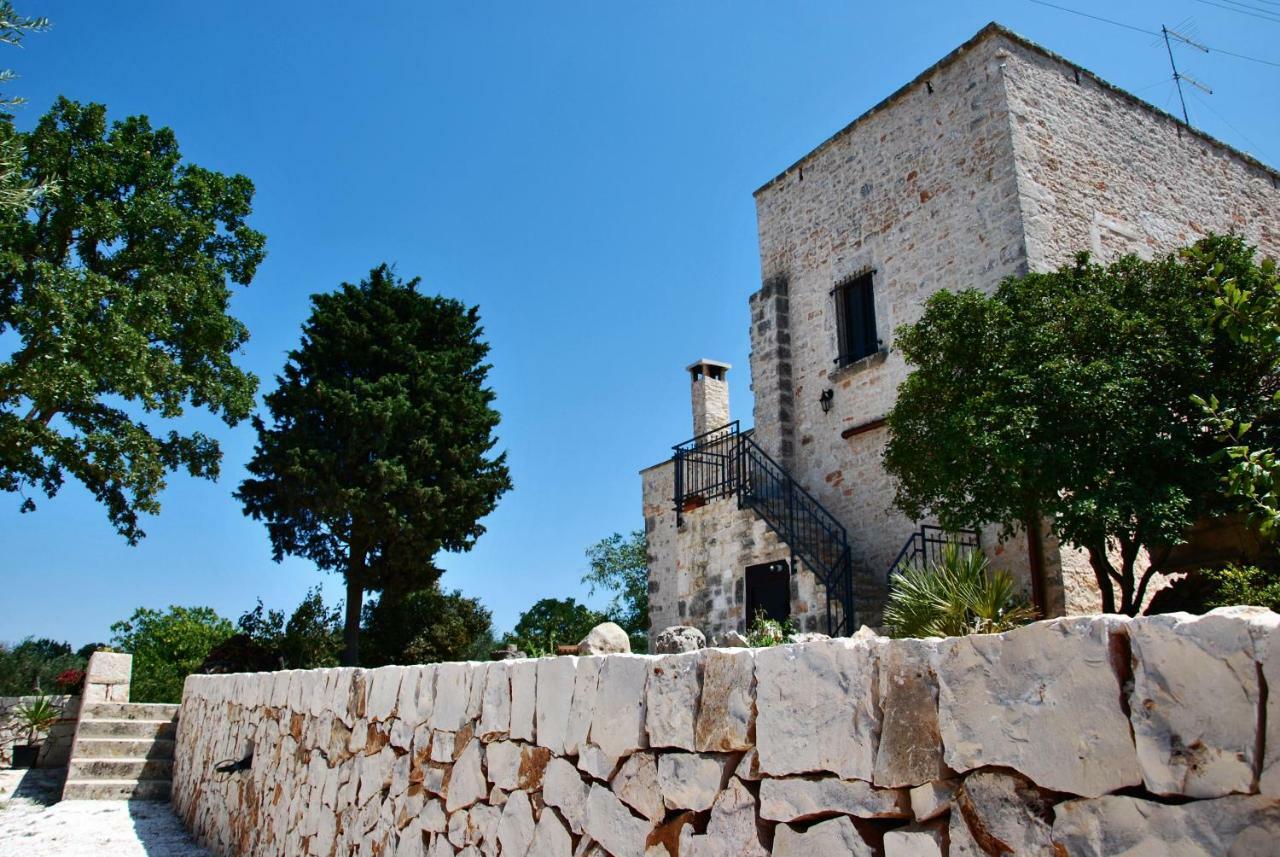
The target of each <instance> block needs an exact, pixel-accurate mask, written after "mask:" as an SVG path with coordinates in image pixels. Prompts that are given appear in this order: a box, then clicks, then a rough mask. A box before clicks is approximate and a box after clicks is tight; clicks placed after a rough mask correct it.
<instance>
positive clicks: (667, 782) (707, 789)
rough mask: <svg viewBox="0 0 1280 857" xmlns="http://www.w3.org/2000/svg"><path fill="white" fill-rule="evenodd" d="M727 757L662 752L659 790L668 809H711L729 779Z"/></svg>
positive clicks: (659, 767) (659, 761)
mask: <svg viewBox="0 0 1280 857" xmlns="http://www.w3.org/2000/svg"><path fill="white" fill-rule="evenodd" d="M731 758H732V757H730V756H719V755H714V754H711V753H663V754H662V755H661V756H659V757H658V791H659V792H660V793H661V795H662V801H663V803H664V804H665V805H666V807H667V809H689V810H695V811H699V812H700V811H702V810H706V809H710V808H711V805H712V804H713V803H715V800H716V795H718V794H719V793H720V789H721V788H723V787H724V784H725V781H726V780H727V779H728V777H729V773H730V772H729V771H728V770H726V769H727V767H728V763H729V760H730V759H731Z"/></svg>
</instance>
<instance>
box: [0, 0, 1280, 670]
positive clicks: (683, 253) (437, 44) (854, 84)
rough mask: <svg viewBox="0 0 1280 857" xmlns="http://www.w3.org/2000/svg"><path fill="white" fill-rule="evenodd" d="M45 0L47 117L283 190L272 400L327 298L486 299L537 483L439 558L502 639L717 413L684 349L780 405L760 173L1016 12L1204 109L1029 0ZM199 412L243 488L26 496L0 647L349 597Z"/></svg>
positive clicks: (1260, 42) (193, 486)
mask: <svg viewBox="0 0 1280 857" xmlns="http://www.w3.org/2000/svg"><path fill="white" fill-rule="evenodd" d="M17 5H18V6H19V9H20V10H21V11H23V12H24V13H26V14H43V15H48V16H49V17H50V18H52V19H53V22H54V29H53V30H52V31H50V32H49V33H46V34H43V35H37V36H33V37H31V38H30V39H29V41H28V44H27V46H26V47H25V48H24V49H22V50H14V49H11V48H0V67H3V66H9V67H12V68H14V69H15V70H16V71H17V72H18V73H19V74H20V75H21V78H20V79H19V80H18V81H17V82H16V83H14V84H11V85H10V86H9V87H8V91H9V92H10V93H12V94H19V95H23V96H25V97H26V98H27V99H28V100H29V102H30V103H29V104H28V106H26V107H25V108H23V109H22V110H21V113H20V116H19V123H20V124H21V125H23V126H24V127H25V126H28V125H30V124H31V123H33V122H34V121H35V120H36V118H38V117H39V116H40V115H41V114H42V113H43V112H44V110H45V109H47V107H48V106H49V104H50V103H51V101H52V100H53V98H55V97H56V96H57V95H58V94H65V95H67V96H68V97H70V98H73V99H76V100H81V101H98V102H102V103H105V104H106V105H108V107H109V108H110V112H111V115H112V116H115V117H123V116H125V115H129V114H134V113H145V114H147V115H148V116H150V117H151V118H152V120H153V122H154V123H156V124H158V125H168V126H170V127H172V128H173V129H174V130H175V132H176V134H177V138H178V141H179V143H180V145H181V147H182V149H183V152H184V154H185V155H186V157H187V158H189V159H190V160H191V161H193V162H195V163H198V164H200V165H202V166H205V167H209V168H212V169H216V170H220V171H223V172H241V173H244V174H245V175H247V176H249V177H250V178H251V179H252V180H253V181H254V182H255V184H256V186H257V196H256V201H255V212H254V216H253V218H252V223H253V225H254V226H256V227H257V228H258V229H260V230H262V231H263V232H265V233H266V235H267V239H268V241H267V251H268V255H267V259H266V262H265V263H264V264H263V265H262V267H261V268H260V269H259V272H258V276H257V278H256V279H255V281H254V282H253V284H252V285H251V286H250V287H249V288H247V289H240V290H238V291H237V293H236V296H235V300H234V303H233V311H234V312H235V314H236V315H238V316H239V317H240V318H242V319H243V320H244V321H245V322H246V323H247V324H248V325H249V328H250V330H251V332H252V339H251V341H250V342H249V344H248V345H247V347H246V348H245V350H244V354H243V356H242V362H243V365H245V366H247V367H248V368H250V369H252V370H253V371H254V372H256V373H257V374H258V375H259V376H260V377H261V378H262V379H263V390H264V391H265V390H268V389H270V388H271V387H272V386H273V385H274V380H273V379H274V376H275V374H276V373H277V372H278V371H279V369H280V367H281V365H282V363H283V361H284V357H285V353H286V352H287V351H288V350H289V349H290V348H291V347H293V346H294V345H295V344H296V342H297V339H298V331H299V326H300V324H301V323H302V321H303V319H304V318H305V317H306V315H307V312H308V298H309V296H310V295H311V294H313V293H315V292H319V291H327V290H330V289H333V288H334V287H336V286H337V284H338V283H340V282H341V281H343V280H349V281H351V280H355V279H357V278H359V277H361V276H362V275H363V274H365V273H367V272H368V271H369V269H370V268H372V267H373V266H375V265H377V264H378V263H380V262H382V261H388V262H391V263H394V264H395V265H397V266H398V269H399V271H400V273H401V274H403V275H405V276H415V275H416V276H421V277H422V278H423V281H424V288H426V289H429V290H433V291H439V292H441V293H443V294H446V295H450V296H455V297H458V298H460V299H462V300H464V301H467V302H469V303H475V304H479V305H480V308H481V313H482V317H483V320H484V326H485V329H486V334H487V337H488V339H489V341H490V342H491V343H492V346H493V351H492V355H491V357H492V362H493V364H494V370H493V373H492V375H491V381H492V386H493V388H494V390H495V391H496V393H497V407H498V408H499V410H500V411H501V412H502V415H503V422H502V425H501V429H500V433H501V441H500V448H501V449H505V450H506V451H507V453H508V456H509V459H510V466H511V470H512V476H513V480H514V482H515V489H514V490H513V491H512V492H510V493H509V494H507V495H506V496H505V497H504V498H503V500H502V501H501V503H500V505H499V508H498V510H497V511H496V512H495V513H494V514H493V515H492V516H490V518H489V519H488V520H487V521H486V525H487V527H488V533H487V535H485V536H484V537H483V538H482V539H481V540H480V542H479V544H478V546H477V547H476V548H475V549H474V550H473V551H472V552H471V553H469V554H466V555H458V556H455V555H444V556H442V557H441V558H440V561H441V564H442V565H443V567H444V568H446V569H447V574H446V576H445V579H444V582H445V585H447V586H450V587H457V588H460V589H462V590H463V591H464V592H466V593H467V594H469V595H474V596H478V597H479V598H481V599H482V600H483V602H484V603H485V604H486V605H487V606H488V607H489V608H490V609H491V610H492V611H493V614H494V621H495V625H496V626H497V627H498V628H499V629H506V628H509V627H511V625H513V624H514V622H515V620H516V617H517V616H518V614H519V612H520V611H521V610H523V609H525V608H526V607H528V606H529V605H530V604H532V603H533V602H534V601H536V600H537V599H539V598H543V597H548V596H555V597H563V596H569V595H572V596H576V597H579V598H582V597H585V595H586V591H585V588H584V587H583V586H582V585H581V584H580V582H579V581H580V578H581V576H582V574H583V571H584V569H585V560H584V558H583V551H584V549H585V548H586V547H587V546H588V545H589V544H591V543H592V542H594V541H595V540H597V539H599V538H601V537H603V536H605V535H608V534H609V533H612V532H614V531H627V530H630V529H632V528H636V527H639V526H640V525H641V519H640V480H639V477H638V475H637V472H638V471H639V470H640V469H641V468H642V467H645V466H647V465H649V464H652V463H654V462H656V461H659V460H661V459H662V458H664V457H665V455H666V452H667V451H668V450H669V448H670V445H671V444H672V443H675V442H678V441H680V440H683V439H684V438H685V437H686V436H688V435H689V434H690V433H691V427H690V417H689V404H688V390H687V381H686V378H685V376H684V374H683V372H682V367H683V366H684V365H685V364H687V363H689V362H690V361H692V360H694V359H695V358H697V357H700V356H706V357H711V358H715V359H720V360H726V361H728V362H730V363H732V364H734V367H735V368H734V370H733V372H731V373H730V380H731V382H732V383H731V393H732V397H733V410H734V412H735V416H739V417H742V418H744V420H746V421H748V422H749V420H750V406H751V394H750V389H749V386H748V385H749V381H750V378H749V372H748V370H747V353H748V348H749V343H748V336H747V324H748V313H747V297H748V295H749V294H750V293H751V292H752V291H754V290H755V289H756V288H757V287H758V284H759V259H758V256H757V249H756V231H755V230H756V225H755V209H754V205H753V202H752V197H751V192H752V191H753V190H754V189H755V188H757V187H758V186H760V185H761V184H763V183H764V182H765V181H767V180H768V179H770V178H772V177H773V176H774V175H776V174H777V173H779V172H781V171H782V170H783V169H784V168H785V167H787V166H788V165H789V164H791V163H792V162H794V161H795V160H796V159H797V158H799V157H800V156H801V155H803V154H804V153H805V152H807V151H809V150H810V149H811V148H813V147H814V146H815V145H817V144H818V143H819V142H821V141H822V140H824V139H825V138H826V137H828V136H829V135H830V134H831V133H833V132H834V131H836V130H838V129H839V128H841V127H842V126H844V125H845V124H847V123H848V122H849V121H850V120H852V119H853V118H854V117H855V116H857V115H858V114H859V113H861V112H862V111H863V110H865V109H867V108H869V107H871V106H872V105H874V104H875V103H877V102H878V101H880V100H881V99H882V98H884V97H885V96H886V95H888V94H890V93H891V92H893V91H894V90H895V89H897V88H898V87H899V86H901V85H902V84H904V83H905V82H907V81H908V80H910V79H911V78H913V77H914V76H915V75H916V74H918V73H919V72H920V71H922V70H923V69H924V68H925V67H926V66H928V65H930V64H931V63H933V62H935V61H936V60H938V59H939V58H941V57H942V56H943V55H945V54H946V53H947V52H949V51H950V50H951V49H952V48H954V47H955V46H956V45H958V44H959V43H960V42H962V41H963V40H965V39H967V38H968V37H969V36H971V35H973V33H974V32H976V31H977V30H978V29H980V28H981V27H982V26H983V25H984V24H985V23H987V22H988V21H990V20H998V21H1000V22H1001V23H1004V24H1005V25H1007V26H1009V27H1011V28H1013V29H1015V30H1017V31H1019V32H1021V33H1023V34H1024V35H1026V36H1028V37H1030V38H1032V39H1034V40H1036V41H1039V42H1040V43H1042V44H1044V45H1045V46H1047V47H1049V48H1051V49H1052V50H1054V51H1057V52H1058V53H1061V54H1064V55H1065V56H1067V57H1068V58H1070V59H1073V60H1075V61H1076V62H1079V63H1080V64H1082V65H1084V66H1085V67H1087V68H1089V69H1091V70H1093V71H1095V72H1097V73H1098V74H1100V75H1102V76H1103V77H1104V78H1106V79H1108V80H1110V81H1111V82H1113V83H1115V84H1117V85H1119V86H1122V87H1124V88H1126V89H1129V90H1131V91H1134V92H1136V93H1137V94H1139V95H1140V96H1141V97H1143V98H1146V99H1147V100H1149V101H1151V102H1152V103H1154V104H1156V105H1157V106H1160V107H1166V108H1170V109H1172V108H1173V106H1174V105H1175V104H1176V96H1175V95H1174V93H1173V89H1172V84H1171V82H1170V79H1169V70H1168V65H1167V63H1168V60H1167V57H1166V55H1165V48H1164V45H1163V43H1162V42H1158V41H1157V40H1156V39H1153V38H1152V37H1151V36H1149V35H1143V34H1140V33H1136V32H1132V31H1129V30H1125V29H1121V28H1119V27H1114V26H1109V25H1106V24H1102V23H1097V22H1094V21H1091V20H1088V19H1086V18H1082V17H1078V16H1075V15H1070V14H1067V13H1064V12H1061V11H1058V10H1055V9H1051V8H1047V7H1045V6H1043V5H1037V4H1034V3H1032V2H1030V0H1008V2H999V3H956V2H954V0H950V1H949V2H921V3H897V4H865V3H854V2H849V0H846V2H805V3H794V4H791V3H787V4H784V3H777V2H746V0H734V2H704V3H675V2H654V3H599V2H580V3H560V2H541V3H515V2H467V3H443V2H433V3H428V2H396V3H371V4H350V3H345V4H335V3H328V2H307V3H300V2H299V3H285V2H273V3H247V2H225V3H173V2H156V3H140V2H115V3H84V2H37V0H25V2H21V3H18V4H17ZM1061 5H1065V6H1070V7H1073V8H1075V9H1078V10H1081V11H1084V12H1088V13H1091V14H1096V15H1102V16H1105V17H1110V18H1115V19H1118V20H1120V21H1123V22H1126V23H1129V24H1133V25H1135V26H1138V27H1142V28H1145V29H1154V30H1158V29H1159V27H1160V25H1161V24H1168V25H1170V26H1175V25H1179V24H1182V25H1183V26H1184V29H1187V30H1194V33H1195V34H1196V35H1197V36H1198V37H1199V39H1200V40H1202V41H1204V42H1205V43H1207V44H1209V45H1210V46H1213V47H1220V48H1223V49H1225V50H1230V51H1234V52H1236V53H1242V54H1248V55H1252V56H1256V57H1262V58H1265V59H1268V60H1272V61H1280V53H1278V52H1277V50H1276V48H1275V44H1276V37H1277V36H1280V23H1276V22H1273V21H1269V20H1268V21H1264V20H1263V19H1261V18H1258V17H1251V16H1247V15H1245V14H1241V13H1237V12H1233V11H1228V10H1225V9H1222V8H1219V7H1218V6H1215V5H1213V4H1210V3H1208V2H1200V0H1162V2H1158V3H1156V2H1130V3H1123V4H1121V3H1114V2H1112V3H1101V2H1096V0H1063V2H1062V3H1061ZM1251 5H1259V6H1261V7H1264V8H1265V7H1268V6H1270V5H1273V4H1271V3H1270V2H1260V3H1258V4H1251ZM1277 17H1278V18H1280V5H1277ZM1177 53H1178V58H1179V61H1180V62H1182V63H1184V70H1185V71H1187V72H1188V73H1190V74H1192V75H1194V76H1195V77H1196V78H1197V79H1199V80H1202V81H1204V82H1206V83H1207V84H1209V85H1210V86H1211V87H1212V88H1213V89H1214V94H1213V95H1212V96H1207V95H1204V94H1202V93H1198V92H1197V93H1196V94H1195V95H1193V96H1191V97H1189V109H1190V111H1191V118H1192V122H1193V124H1196V125H1198V126H1200V127H1202V128H1203V129H1205V130H1206V131H1208V132H1209V133H1211V134H1213V135H1215V136H1218V137H1220V138H1221V139H1223V140H1225V141H1227V142H1229V143H1231V144H1233V145H1235V146H1237V147H1239V148H1242V149H1245V150H1248V151H1251V152H1253V153H1254V154H1256V155H1257V156H1258V157H1260V158H1262V159H1263V160H1265V161H1267V162H1268V163H1271V164H1276V163H1277V160H1276V156H1277V150H1280V144H1277V142H1276V140H1277V139H1280V133H1278V132H1280V111H1278V110H1277V109H1276V108H1277V107H1278V106H1280V104H1277V98H1276V95H1275V92H1276V91H1277V88H1278V87H1280V68H1276V67H1273V66H1266V65H1261V64H1256V63H1250V62H1245V61H1241V60H1237V59H1233V58H1230V57H1226V56H1221V55H1218V54H1210V55H1208V56H1206V55H1203V54H1199V53H1195V52H1192V51H1191V50H1189V49H1187V48H1179V49H1178V52H1177ZM1210 105H1211V106H1210ZM1251 141H1257V142H1259V143H1262V144H1263V145H1264V146H1268V147H1272V149H1271V151H1267V150H1265V149H1263V150H1259V149H1258V148H1257V145H1256V144H1255V143H1254V142H1251ZM183 424H184V425H185V426H188V427H199V428H202V429H204V430H206V431H210V432H211V433H213V434H215V436H217V437H218V438H219V439H220V440H221V441H222V446H223V452H224V465H223V475H222V479H221V480H220V481H219V482H218V483H210V482H203V481H195V480H191V479H189V478H185V477H182V476H176V475H175V476H174V477H173V478H172V479H171V480H170V484H169V488H168V490H167V491H166V493H165V494H164V496H163V500H162V503H163V511H162V513H161V515H160V516H159V517H158V518H154V519H152V520H149V521H148V522H147V523H146V530H147V531H148V533H149V535H148V537H147V538H146V539H145V540H144V541H143V542H142V544H141V545H139V546H138V547H129V546H128V545H126V544H125V543H124V541H123V540H122V539H121V538H120V537H119V536H117V535H116V534H115V533H114V531H113V530H112V529H111V527H110V526H109V525H108V523H107V521H106V517H105V515H104V514H103V512H102V511H101V509H100V508H98V507H97V506H96V505H94V503H93V502H92V499H91V498H90V497H89V496H88V495H87V493H86V492H84V491H83V490H82V489H80V488H79V487H78V486H75V485H68V486H67V487H66V488H65V489H64V490H63V492H62V493H61V494H60V495H59V496H58V497H57V498H55V499H54V500H52V501H44V502H42V503H41V504H40V508H39V510H38V511H37V512H36V513H34V514H28V515H20V514H19V513H18V511H17V507H18V500H17V498H15V497H13V496H12V495H9V496H7V497H6V496H3V495H0V544H2V545H3V547H2V548H0V563H2V564H3V571H2V572H0V587H3V592H4V596H3V598H0V603H2V604H4V605H5V606H4V608H3V609H0V640H15V639H20V638H22V637H24V636H27V635H37V636H50V637H55V638H58V639H66V640H69V641H70V642H72V643H73V644H76V645H79V644H82V643H86V642H90V641H97V640H104V639H106V638H107V637H108V636H109V631H108V626H109V625H110V623H111V622H113V621H115V620H118V619H121V618H124V617H125V616H127V615H128V614H129V613H131V612H132V611H133V609H134V608H136V607H138V606H144V605H145V606H150V607H165V606H167V605H169V604H184V605H197V604H203V605H209V606H212V607H214V608H215V609H217V610H218V611H219V612H220V613H222V614H224V615H226V616H228V617H229V618H232V619H234V618H236V617H237V616H239V615H240V613H241V612H243V611H244V610H245V609H247V608H249V607H250V606H252V604H253V603H254V599H255V598H257V597H261V598H262V599H263V601H264V602H265V603H266V604H267V605H268V606H270V607H276V608H281V609H286V610H290V609H292V608H293V606H295V605H296V604H297V602H298V601H299V600H300V598H301V597H302V595H303V593H304V591H305V590H306V589H307V588H308V587H310V586H313V585H315V584H316V583H317V582H323V584H324V588H325V592H326V595H327V597H328V598H329V600H331V601H336V600H338V599H339V598H340V597H341V588H340V579H339V578H337V577H336V576H333V575H329V574H324V573H320V572H318V571H316V569H315V568H314V567H313V566H311V565H310V564H309V563H307V562H305V561H301V560H286V561H285V562H284V563H282V564H279V565H277V564H275V563H273V562H272V561H271V558H270V550H269V546H268V542H267V538H266V535H265V532H264V530H263V528H262V525H261V524H258V523H255V522H254V521H252V520H249V519H247V518H245V517H244V516H243V515H242V514H241V511H240V508H239V506H238V504H237V503H236V502H235V501H234V500H233V499H232V497H231V491H232V490H233V489H234V487H235V486H236V485H237V484H238V482H239V480H240V479H241V478H242V477H243V475H244V471H243V465H244V463H245V462H246V461H247V460H248V458H249V456H250V454H251V452H252V448H253V442H254V434H253V430H252V428H251V427H250V426H249V425H248V423H247V422H246V423H245V424H243V425H241V426H239V427H237V428H235V429H227V428H226V427H225V426H223V425H222V424H221V423H219V422H216V421H212V420H209V419H206V418H202V417H200V416H199V415H194V416H192V417H191V418H190V419H187V420H185V421H184V423H183ZM594 600H595V601H596V603H603V602H602V599H601V598H600V597H597V598H596V599H594Z"/></svg>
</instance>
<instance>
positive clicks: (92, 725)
mask: <svg viewBox="0 0 1280 857" xmlns="http://www.w3.org/2000/svg"><path fill="white" fill-rule="evenodd" d="M177 726H178V724H176V723H174V722H173V721H172V720H115V719H106V720H81V721H80V723H79V725H78V726H77V731H76V735H77V736H79V737H80V738H136V739H139V740H145V739H149V738H164V739H166V740H172V739H173V737H174V735H175V734H177Z"/></svg>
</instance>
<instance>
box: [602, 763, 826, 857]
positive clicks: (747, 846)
mask: <svg viewBox="0 0 1280 857" xmlns="http://www.w3.org/2000/svg"><path fill="white" fill-rule="evenodd" d="M691 830H692V828H688V827H686V828H685V829H684V831H682V833H681V837H680V857H768V854H769V852H768V851H767V850H765V847H764V846H763V845H762V844H760V831H759V829H758V828H757V826H756V799H755V798H754V797H753V796H752V795H751V792H750V791H748V790H747V787H746V786H745V785H743V784H742V781H741V780H739V779H737V778H736V777H735V778H734V779H733V780H731V781H730V782H729V787H728V788H726V789H725V790H724V791H722V792H721V793H720V795H719V797H717V798H716V802H715V804H714V805H712V807H711V820H710V821H709V822H708V823H707V832H706V834H704V835H702V836H698V835H696V834H691V833H690V831H691ZM602 844H604V846H605V848H608V843H602ZM810 857H812V855H810Z"/></svg>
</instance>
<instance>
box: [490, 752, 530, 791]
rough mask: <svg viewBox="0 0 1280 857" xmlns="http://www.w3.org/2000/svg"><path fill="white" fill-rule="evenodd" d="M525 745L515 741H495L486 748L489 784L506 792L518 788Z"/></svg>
mask: <svg viewBox="0 0 1280 857" xmlns="http://www.w3.org/2000/svg"><path fill="white" fill-rule="evenodd" d="M523 746H524V745H522V744H517V743H516V742H514V741H494V742H493V743H491V744H486V745H485V748H484V761H485V770H486V771H487V772H488V775H489V782H491V783H493V784H494V785H495V786H497V787H498V788H500V789H503V790H504V791H512V790H513V789H515V788H516V785H517V783H518V782H519V778H520V752H521V749H522V748H523Z"/></svg>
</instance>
